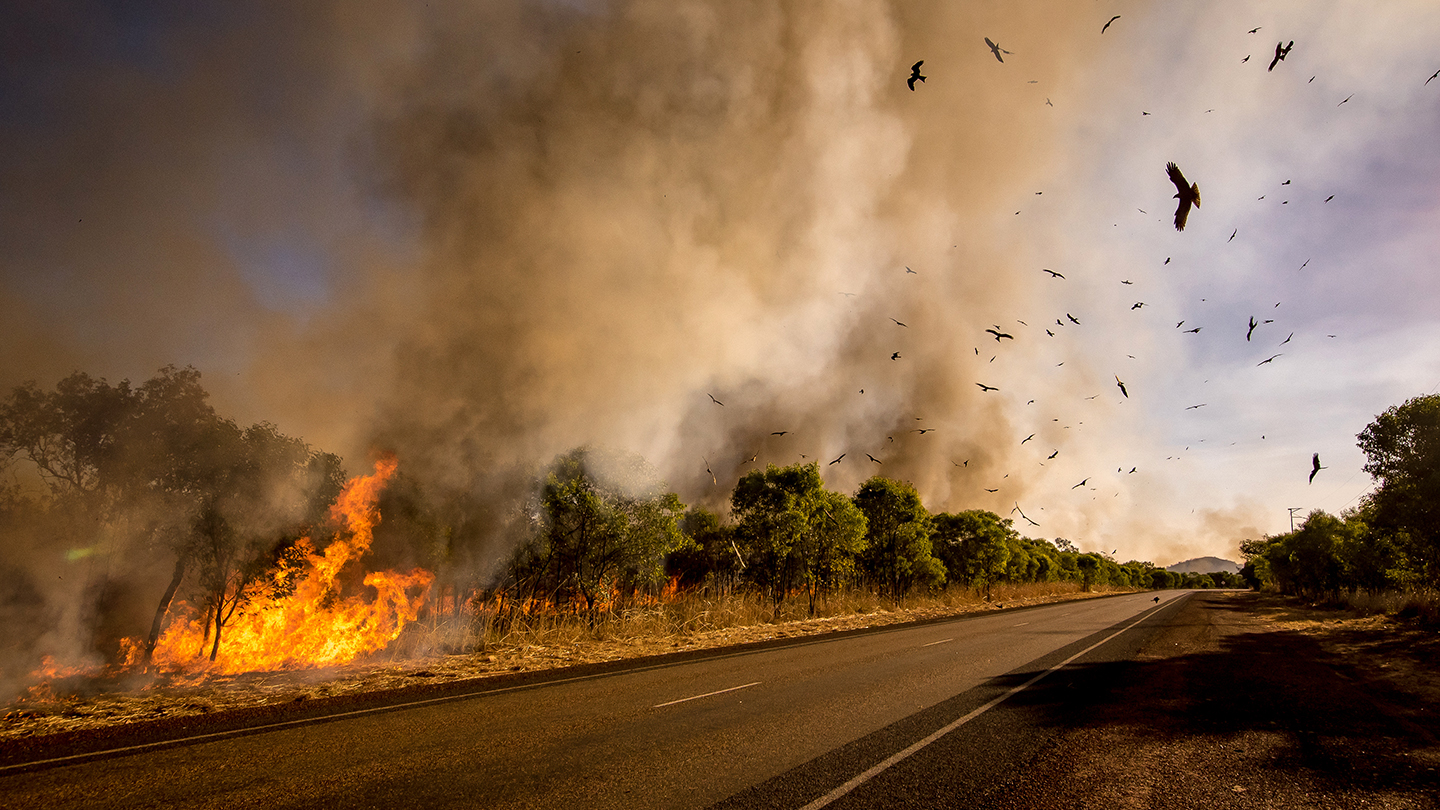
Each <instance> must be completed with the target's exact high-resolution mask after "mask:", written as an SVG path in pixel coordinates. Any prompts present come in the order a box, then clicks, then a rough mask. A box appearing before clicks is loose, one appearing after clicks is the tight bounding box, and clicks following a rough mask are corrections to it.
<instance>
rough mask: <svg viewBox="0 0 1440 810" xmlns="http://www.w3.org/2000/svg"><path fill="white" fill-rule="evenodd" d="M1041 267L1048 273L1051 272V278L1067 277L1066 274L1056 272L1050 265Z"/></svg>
mask: <svg viewBox="0 0 1440 810" xmlns="http://www.w3.org/2000/svg"><path fill="white" fill-rule="evenodd" d="M1040 269H1041V270H1042V271H1044V272H1046V273H1049V274H1050V277H1051V278H1065V276H1063V275H1061V274H1059V273H1057V272H1055V271H1054V270H1051V269H1050V268H1048V267H1042V268H1040Z"/></svg>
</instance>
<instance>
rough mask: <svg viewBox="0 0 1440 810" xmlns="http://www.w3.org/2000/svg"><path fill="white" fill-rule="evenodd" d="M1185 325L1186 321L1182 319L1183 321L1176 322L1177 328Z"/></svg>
mask: <svg viewBox="0 0 1440 810" xmlns="http://www.w3.org/2000/svg"><path fill="white" fill-rule="evenodd" d="M1184 325H1185V322H1184V321H1181V322H1179V323H1177V324H1175V328H1176V329H1179V328H1180V327H1182V326H1184Z"/></svg>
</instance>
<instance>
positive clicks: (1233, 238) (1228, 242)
mask: <svg viewBox="0 0 1440 810" xmlns="http://www.w3.org/2000/svg"><path fill="white" fill-rule="evenodd" d="M1239 232H1240V229H1239V228H1236V229H1235V230H1233V231H1231V232H1230V238H1229V239H1226V240H1225V244H1227V245H1228V244H1230V243H1231V242H1234V241H1235V234H1237V233H1239Z"/></svg>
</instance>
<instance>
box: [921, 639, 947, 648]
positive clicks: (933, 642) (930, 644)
mask: <svg viewBox="0 0 1440 810" xmlns="http://www.w3.org/2000/svg"><path fill="white" fill-rule="evenodd" d="M954 640H955V639H953V638H942V639H940V640H939V641H932V642H930V643H929V644H921V645H920V646H921V647H934V646H935V645H936V644H944V643H945V642H947V641H954Z"/></svg>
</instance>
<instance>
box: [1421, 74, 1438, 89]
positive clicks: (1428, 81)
mask: <svg viewBox="0 0 1440 810" xmlns="http://www.w3.org/2000/svg"><path fill="white" fill-rule="evenodd" d="M1436 76H1440V70H1437V71H1435V72H1434V73H1431V74H1430V79H1433V78H1435V77H1436ZM1430 79H1426V80H1425V84H1429V83H1430ZM1425 84H1422V85H1420V86H1421V87H1424V86H1425Z"/></svg>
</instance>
